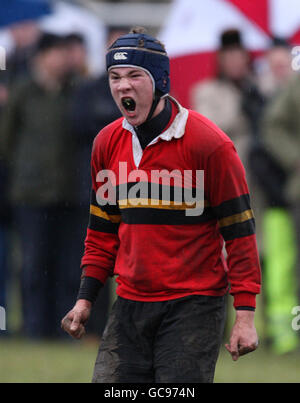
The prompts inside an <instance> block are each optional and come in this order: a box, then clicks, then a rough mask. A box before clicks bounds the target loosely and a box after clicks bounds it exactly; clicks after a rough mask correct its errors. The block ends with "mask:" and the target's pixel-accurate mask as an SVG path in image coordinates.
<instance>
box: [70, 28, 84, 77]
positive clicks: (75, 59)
mask: <svg viewBox="0 0 300 403" xmlns="http://www.w3.org/2000/svg"><path fill="white" fill-rule="evenodd" d="M65 42H66V48H67V53H68V55H67V63H68V67H69V71H70V74H71V76H72V79H73V80H75V81H76V80H82V79H83V78H86V77H88V75H89V71H88V63H87V51H86V44H85V40H84V38H83V36H82V35H80V34H78V33H76V32H74V33H71V34H69V35H67V36H66V37H65Z"/></svg>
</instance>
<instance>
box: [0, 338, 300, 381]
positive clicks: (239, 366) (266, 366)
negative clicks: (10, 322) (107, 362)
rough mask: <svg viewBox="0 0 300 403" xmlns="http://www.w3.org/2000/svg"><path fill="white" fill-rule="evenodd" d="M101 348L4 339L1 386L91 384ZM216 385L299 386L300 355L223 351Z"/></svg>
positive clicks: (0, 347) (1, 343) (0, 352)
mask: <svg viewBox="0 0 300 403" xmlns="http://www.w3.org/2000/svg"><path fill="white" fill-rule="evenodd" d="M97 349H98V347H97V344H96V343H87V342H75V341H74V342H72V341H71V342H67V341H66V342H39V343H37V342H28V341H25V340H22V339H6V338H0V383H4V382H9V383H24V382H31V383H42V382H44V383H57V382H58V383H87V382H90V380H91V376H92V371H93V365H94V361H95V358H96V354H97ZM215 382H216V383H239V382H246V383H261V382H267V383H295V382H297V383H298V382H300V352H297V353H293V354H291V355H286V356H275V355H272V354H270V353H269V352H268V350H267V349H266V348H262V347H261V348H260V349H258V350H257V351H255V352H254V353H252V354H249V355H248V356H244V357H241V358H240V359H239V360H238V361H237V362H233V361H232V360H231V357H230V356H229V354H228V353H227V351H225V349H224V348H222V350H221V354H220V357H219V361H218V364H217V368H216V376H215Z"/></svg>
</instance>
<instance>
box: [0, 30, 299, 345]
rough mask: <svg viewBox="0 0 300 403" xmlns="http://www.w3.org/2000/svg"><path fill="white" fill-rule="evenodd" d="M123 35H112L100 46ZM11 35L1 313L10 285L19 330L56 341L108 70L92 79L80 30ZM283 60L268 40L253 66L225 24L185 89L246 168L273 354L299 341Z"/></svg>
mask: <svg viewBox="0 0 300 403" xmlns="http://www.w3.org/2000/svg"><path fill="white" fill-rule="evenodd" d="M124 32H125V31H124ZM124 32H122V31H121V30H117V29H115V30H112V31H111V32H109V34H108V37H107V42H108V43H111V42H112V41H113V40H114V38H115V37H116V36H118V35H120V34H122V33H124ZM126 32H127V31H126ZM12 35H13V38H14V41H15V48H14V51H13V52H12V53H11V54H10V55H9V58H8V60H7V66H6V71H1V72H0V136H1V137H0V138H1V141H0V306H3V307H5V308H6V309H7V314H8V315H9V310H10V305H9V303H8V300H9V299H10V298H11V296H10V295H11V289H12V288H14V289H15V288H16V282H17V284H19V286H18V285H17V287H19V290H20V293H21V304H20V305H21V308H22V326H21V329H20V332H21V334H22V335H25V336H27V337H29V338H32V339H40V338H51V337H55V338H60V337H64V334H63V332H62V330H61V329H60V320H61V318H62V317H63V316H64V315H65V313H66V312H67V311H68V310H69V309H70V308H71V307H72V306H73V304H74V300H75V298H76V295H77V291H78V286H79V279H80V259H81V256H82V253H83V246H84V237H85V233H86V225H87V220H88V214H89V193H90V167H89V163H90V153H91V147H92V143H93V139H94V137H95V136H96V134H97V133H98V132H99V130H100V129H101V128H103V127H104V126H105V125H107V124H108V123H110V122H111V121H113V120H114V119H116V118H118V117H119V116H120V112H119V111H118V109H117V107H116V106H115V104H114V102H113V100H112V97H111V94H110V90H109V86H108V81H107V76H106V73H104V74H103V75H100V76H99V77H92V76H91V75H90V72H89V68H88V63H87V56H86V44H85V39H84V38H83V37H82V36H81V35H80V34H78V33H76V32H73V33H71V34H69V35H66V36H59V35H56V34H53V33H46V32H41V31H40V29H39V28H38V27H37V25H36V24H34V23H26V24H20V25H15V26H14V27H13V28H12ZM291 57H292V56H291V49H290V47H289V44H288V43H286V42H285V41H284V40H283V39H281V38H274V40H273V42H272V44H271V46H270V48H269V50H268V51H267V52H266V53H265V54H264V55H261V57H259V58H256V60H255V63H253V60H252V58H251V55H250V54H249V52H248V51H247V49H246V48H245V47H244V45H243V40H242V36H241V33H240V32H239V31H236V30H228V31H226V32H224V33H223V34H222V35H221V38H220V48H219V50H218V52H217V70H218V72H217V75H216V77H215V78H214V79H210V80H206V81H201V82H199V83H197V84H196V85H195V86H194V88H192V91H191V107H192V109H194V110H196V111H198V112H200V113H202V114H204V115H205V116H207V117H208V118H209V119H211V120H212V121H214V122H215V123H216V124H217V125H218V126H220V127H221V129H223V130H224V131H225V132H226V134H227V135H228V136H229V137H230V138H231V139H232V140H233V141H234V143H235V146H236V149H237V151H238V153H239V155H240V157H241V159H242V162H243V163H244V166H245V168H246V174H247V178H248V182H249V187H250V192H251V197H252V205H253V209H254V213H255V216H256V222H257V236H258V245H259V250H260V254H261V261H262V269H263V281H264V283H263V290H264V291H263V304H264V312H265V318H266V323H267V335H268V338H269V339H270V343H271V344H270V345H271V347H272V349H273V351H275V352H277V353H285V352H287V351H291V350H294V349H295V348H297V347H298V343H299V340H298V336H297V333H296V332H295V331H293V329H292V328H291V308H292V307H294V306H297V305H300V304H299V301H298V291H299V290H298V288H297V284H298V279H299V272H298V271H297V270H298V269H299V256H298V249H299V248H298V247H297V245H299V230H300V211H299V205H300V204H299V202H300V179H299V178H300V159H299V150H300V75H299V74H297V73H295V72H294V71H293V69H292V60H291ZM18 254H19V256H20V259H19V260H18V259H15V255H18ZM18 264H19V266H20V267H19V268H18V267H17V268H16V267H15V266H18ZM110 297H111V290H110V285H109V284H108V285H107V286H106V288H104V291H103V292H102V293H101V296H100V298H98V301H97V303H96V305H95V306H94V310H93V314H92V318H91V320H90V323H89V325H88V332H90V334H96V335H99V334H101V332H102V330H103V328H104V325H105V322H106V317H107V316H106V315H107V312H108V309H109V308H108V307H109V304H110Z"/></svg>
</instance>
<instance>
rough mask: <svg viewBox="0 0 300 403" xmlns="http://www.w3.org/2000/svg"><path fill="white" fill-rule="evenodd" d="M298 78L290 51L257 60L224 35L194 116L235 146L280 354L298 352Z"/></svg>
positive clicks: (198, 92)
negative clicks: (243, 173) (212, 125)
mask: <svg viewBox="0 0 300 403" xmlns="http://www.w3.org/2000/svg"><path fill="white" fill-rule="evenodd" d="M299 95H300V75H299V73H297V72H295V71H294V70H293V68H292V49H291V48H290V46H289V44H288V43H287V42H286V41H285V40H284V39H282V38H273V40H272V43H271V44H270V47H269V49H268V50H267V51H266V52H265V54H263V55H262V56H261V57H259V58H256V59H255V60H253V59H252V58H251V54H250V52H248V51H247V49H246V48H245V46H244V45H243V40H242V34H241V32H239V31H238V30H235V29H232V30H227V31H225V32H223V33H222V35H221V37H220V46H219V50H218V52H217V76H216V77H215V78H214V79H210V80H206V81H202V82H199V83H197V84H196V85H195V86H194V88H193V89H192V91H191V103H192V109H195V110H197V111H198V112H200V113H202V114H203V115H205V116H207V117H208V118H210V119H211V120H212V121H214V122H215V123H216V124H217V125H218V126H219V127H221V129H223V130H224V131H225V133H226V134H227V135H228V136H229V137H230V138H231V139H232V140H233V141H234V143H235V147H236V149H237V151H238V153H239V156H240V158H241V160H242V162H243V164H244V166H245V169H246V176H247V180H248V184H249V188H250V196H251V200H252V208H253V210H254V215H255V217H256V232H257V240H258V247H259V253H260V258H261V263H262V275H263V302H262V303H263V307H264V320H265V323H266V336H267V340H268V343H269V345H270V347H271V348H272V350H273V351H274V352H276V353H278V354H281V353H286V352H289V351H293V350H295V349H297V348H298V346H299V336H298V334H297V332H295V331H294V330H293V329H292V326H291V320H292V318H293V317H292V315H291V310H292V308H293V307H295V306H298V305H299V288H298V284H299V255H298V251H299V242H300V237H299V232H300V220H299V212H300V210H299V202H300V179H299V178H300V159H299V151H300V118H299V116H300V114H299V113H300V97H299Z"/></svg>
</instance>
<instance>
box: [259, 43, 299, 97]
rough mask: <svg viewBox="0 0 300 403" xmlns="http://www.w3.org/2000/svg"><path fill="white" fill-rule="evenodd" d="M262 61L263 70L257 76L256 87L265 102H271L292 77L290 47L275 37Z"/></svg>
mask: <svg viewBox="0 0 300 403" xmlns="http://www.w3.org/2000/svg"><path fill="white" fill-rule="evenodd" d="M264 59H265V69H264V71H263V72H262V73H260V74H258V86H259V89H260V91H261V93H262V94H263V95H264V96H265V98H266V100H272V99H273V98H274V96H276V94H277V93H279V92H280V90H281V89H282V88H284V87H285V86H286V85H287V83H288V81H289V80H290V78H291V76H292V75H294V71H293V70H292V67H291V66H292V53H291V48H290V45H289V44H288V43H287V42H286V41H285V40H284V39H282V38H278V37H275V38H274V39H273V41H272V44H271V46H270V48H269V49H268V51H267V52H266V54H265V56H264Z"/></svg>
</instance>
